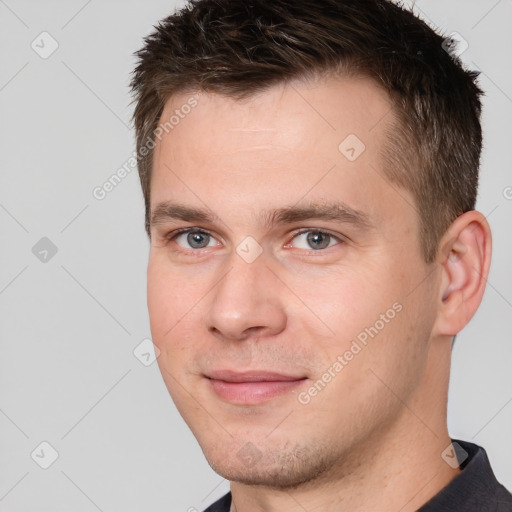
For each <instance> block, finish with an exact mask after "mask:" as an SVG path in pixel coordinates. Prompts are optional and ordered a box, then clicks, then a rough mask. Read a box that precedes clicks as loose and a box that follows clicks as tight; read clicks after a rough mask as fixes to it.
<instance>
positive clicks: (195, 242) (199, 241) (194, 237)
mask: <svg viewBox="0 0 512 512" xmlns="http://www.w3.org/2000/svg"><path fill="white" fill-rule="evenodd" d="M207 236H208V235H206V233H197V232H196V233H189V234H188V236H187V242H188V243H189V244H190V246H191V247H194V248H196V249H198V248H203V247H206V246H207V245H208V240H207V238H206V237H207ZM205 240H206V244H205Z"/></svg>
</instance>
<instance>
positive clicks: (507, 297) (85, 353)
mask: <svg viewBox="0 0 512 512" xmlns="http://www.w3.org/2000/svg"><path fill="white" fill-rule="evenodd" d="M175 5H176V4H175V2H174V1H172V0H171V1H163V0H152V1H149V2H141V1H140V2H134V1H120V0H118V1H114V0H108V1H99V0H92V1H91V0H90V1H88V2H87V1H84V0H73V1H68V2H57V1H53V2H52V1H44V2H41V1H35V0H34V1H28V0H22V1H17V2H16V1H14V0H0V38H1V44H0V48H1V50H0V51H1V63H2V65H1V67H0V109H1V110H0V115H1V117H0V119H1V126H0V130H1V132H0V140H1V151H0V168H1V180H2V181H1V186H0V226H1V233H2V236H1V240H2V250H1V262H0V308H1V321H0V334H1V347H0V354H1V356H0V432H1V435H0V461H1V462H0V511H2V512H3V511H10V512H18V511H28V510H30V511H32V512H36V511H43V510H44V511H49V510H51V511H53V512H61V511H62V512H64V511H66V512H68V511H69V510H74V511H75V512H82V511H94V510H100V511H103V512H107V511H119V510H123V511H125V512H130V511H140V510H147V511H149V510H151V511H154V512H157V511H187V510H190V511H192V510H193V508H192V507H195V508H196V509H198V510H202V509H203V508H204V507H205V506H206V505H207V504H208V503H210V502H211V501H213V500H214V499H215V498H217V497H219V496H220V495H222V494H223V493H224V492H226V490H227V489H228V484H227V482H226V481H224V480H223V479H222V478H221V477H220V476H218V475H216V474H215V473H213V471H212V470H211V469H210V468H209V466H208V465H207V463H206V461H205V460H204V458H203V456H202V453H201V451H200V449H199V447H198V446H197V444H196V442H195V439H194V438H193V436H192V435H191V434H190V432H189V431H188V429H187V427H186V426H185V424H184V422H183V421H182V420H181V418H180V417H179V415H178V414H177V412H176V410H175V408H174V405H173V404H172V402H171V399H170V397H169V396H168V394H167V391H166V389H165V386H164V384H163V381H162V378H161V376H160V374H159V371H158V368H157V365H156V363H154V364H152V365H150V366H145V365H144V364H142V363H141V361H140V360H139V359H137V358H136V357H135V356H134V353H133V351H134V349H135V347H137V346H138V345H139V343H141V341H142V340H144V339H145V338H149V337H150V332H149V322H148V315H147V309H146V297H145V271H146V264H147V257H148V241H147V239H146V236H145V233H144V230H143V203H142V195H141V192H140V189H139V183H138V176H137V175H136V171H135V169H133V170H132V172H130V173H129V174H128V175H127V176H126V177H125V178H124V180H123V181H122V182H121V183H120V184H119V185H118V186H117V187H115V189H114V190H112V191H111V192H110V193H109V194H107V196H106V197H105V198H104V199H103V200H98V199H96V198H95V197H94V196H93V190H94V188H95V187H97V186H101V185H102V184H103V183H104V182H105V181H106V180H108V178H109V177H110V176H111V175H112V174H113V173H115V171H116V170H117V169H119V168H120V167H122V165H123V164H124V163H125V162H126V161H127V160H128V159H129V158H130V156H131V155H132V154H133V151H134V138H133V133H132V132H131V131H130V130H129V129H128V121H129V118H130V115H131V107H130V106H129V101H130V98H129V95H128V88H127V85H128V79H129V72H130V71H131V69H132V68H133V64H134V59H133V57H132V53H133V52H134V51H135V50H137V49H139V48H140V46H141V44H142V37H143V36H144V35H147V34H148V33H149V32H150V31H151V30H152V25H153V24H154V23H156V21H157V20H159V19H161V18H162V17H164V16H166V15H168V14H170V13H171V12H172V11H173V9H174V6H175ZM415 9H416V12H418V13H419V14H420V15H421V16H424V17H425V18H427V19H429V20H430V22H431V23H433V24H435V25H436V26H438V27H440V28H441V29H442V30H443V31H444V33H445V34H449V33H451V32H453V31H457V32H459V33H460V34H461V35H462V36H463V37H464V39H465V40H466V41H467V42H468V44H469V47H468V49H467V50H466V51H465V52H464V54H463V55H462V57H463V60H464V61H465V62H466V63H468V64H469V65H470V66H472V67H473V68H475V67H477V68H479V69H481V70H482V76H481V80H480V83H481V85H482V87H483V88H484V89H485V90H486V92H487V96H486V98H485V100H484V108H485V110H484V118H483V125H484V130H485V149H484V154H483V165H482V171H481V188H480V196H479V201H478V208H479V209H480V210H481V211H482V212H483V213H484V214H485V215H487V217H488V219H489V222H490V224H491V227H492V229H493V233H494V255H493V262H492V268H491V274H490V277H489V284H488V288H487V291H486V293H485V296H484V300H483V304H482V306H481V307H480V309H479V311H478V313H477V314H476V316H475V318H474V319H473V320H472V321H471V323H470V325H469V326H468V327H467V328H466V329H464V331H463V332H462V333H461V334H460V335H459V336H458V338H457V342H456V344H455V348H454V354H453V371H452V378H451V387H450V395H449V428H450V434H451V436H452V437H455V438H461V439H466V440H470V441H473V442H476V443H478V444H480V445H483V446H484V447H485V448H486V449H487V451H488V453H489V456H490V459H491V462H492V465H493V468H494V471H495V473H496V475H497V477H498V479H499V480H500V481H501V482H502V483H504V484H505V485H506V486H508V487H509V488H510V489H512V466H511V464H510V460H511V458H512V436H510V432H511V426H512V404H511V401H512V372H511V371H510V370H511V361H512V344H511V334H512V322H511V317H512V272H511V271H510V261H511V256H512V237H511V236H510V233H511V230H510V228H511V219H512V216H511V213H512V201H511V200H510V199H507V198H506V197H505V196H506V195H507V190H509V191H510V190H512V189H507V187H511V186H512V174H511V168H512V167H511V164H512V162H511V160H512V151H511V137H510V136H511V125H512V116H511V111H512V100H511V97H512V76H511V67H510V55H511V48H510V46H511V41H512V36H511V31H510V22H511V19H512V3H511V2H510V1H507V0H501V1H494V0H492V1H488V2H487V1H482V0H478V1H467V0H466V1H445V0H442V1H441V0H437V1H433V0H430V1H428V2H427V1H422V2H417V3H416V7H415ZM43 31H47V32H49V33H50V34H51V36H52V37H53V38H54V39H55V40H56V41H57V42H58V45H59V46H58V49H57V50H56V51H55V52H54V53H53V54H52V55H51V56H49V57H48V58H46V59H43V58H41V57H40V56H39V54H38V53H36V52H35V51H34V50H33V49H32V47H31V44H32V41H34V40H35V41H36V43H37V42H38V41H40V39H38V36H39V34H40V33H41V32H43ZM38 44H39V45H40V46H41V45H42V44H43V43H41V42H39V43H38ZM44 45H45V46H44V47H45V49H46V50H48V48H50V41H49V40H46V42H45V43H44ZM511 196H512V194H508V197H509V198H510V197H511ZM43 237H47V238H48V239H49V240H51V242H52V243H53V244H54V245H55V246H56V248H57V253H56V254H55V255H53V256H52V253H51V251H50V252H49V253H48V254H47V255H45V253H44V252H43V253H41V254H39V258H41V257H43V256H44V255H45V256H46V259H47V261H46V262H43V261H40V259H39V258H38V257H36V254H38V251H43V250H44V249H45V248H46V249H48V246H47V244H48V242H47V241H43V242H39V241H40V239H41V238H43ZM38 242H39V245H38V246H36V244H37V243H38ZM41 244H42V245H41ZM45 244H46V245H45ZM34 246H36V249H34V252H36V254H34V253H33V247H34ZM145 357H146V359H147V357H148V356H145ZM43 441H46V442H48V443H50V445H51V446H52V447H53V448H54V449H55V450H56V451H57V452H58V455H59V457H58V459H57V460H56V461H55V462H54V463H53V464H52V465H51V466H50V467H49V468H48V469H42V468H41V467H40V466H39V465H38V464H37V463H36V462H35V460H37V461H38V462H39V463H43V464H44V462H45V461H46V462H48V461H49V457H51V450H50V449H49V448H47V447H46V448H45V446H44V445H43V447H40V443H41V442H43ZM38 447H39V448H38ZM413 449H414V447H411V450H413ZM34 450H36V451H35V454H36V455H34V459H35V460H34V459H33V458H32V457H31V453H33V452H34ZM41 450H42V451H41ZM37 454H39V457H38V456H37Z"/></svg>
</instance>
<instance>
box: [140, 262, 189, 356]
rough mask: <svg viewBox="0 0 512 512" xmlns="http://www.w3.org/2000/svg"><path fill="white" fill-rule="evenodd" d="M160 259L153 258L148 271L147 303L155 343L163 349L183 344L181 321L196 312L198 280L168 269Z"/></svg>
mask: <svg viewBox="0 0 512 512" xmlns="http://www.w3.org/2000/svg"><path fill="white" fill-rule="evenodd" d="M159 259H161V258H157V257H150V262H149V265H148V273H147V302H148V311H149V320H150V326H151V334H152V336H153V342H154V343H155V345H156V346H157V347H158V348H159V349H160V351H161V352H163V351H167V350H168V349H169V348H170V346H169V345H170V343H172V344H173V345H180V342H179V340H180V337H179V336H178V333H179V332H180V331H182V325H181V324H182V323H184V321H186V319H187V317H188V316H189V315H190V314H191V313H193V307H194V304H195V303H196V302H197V297H196V294H197V293H198V291H197V283H194V282H192V283H191V282H190V280H188V279H186V278H184V277H183V276H182V275H180V274H179V273H178V272H172V271H171V270H169V269H167V268H166V265H165V262H161V261H159ZM183 344H184V342H183Z"/></svg>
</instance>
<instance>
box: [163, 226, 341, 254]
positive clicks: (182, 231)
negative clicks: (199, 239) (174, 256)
mask: <svg viewBox="0 0 512 512" xmlns="http://www.w3.org/2000/svg"><path fill="white" fill-rule="evenodd" d="M194 232H197V233H201V234H205V235H208V236H210V237H212V238H213V239H215V240H216V238H215V237H214V236H213V234H212V233H210V232H209V231H207V230H204V229H201V228H197V227H190V228H183V229H178V230H175V231H171V232H170V233H168V234H167V235H165V237H164V238H165V240H166V242H167V243H169V242H171V241H173V240H175V239H176V238H177V237H178V236H180V235H183V234H187V233H194ZM304 233H320V234H323V235H328V236H330V237H331V238H334V239H335V240H336V241H337V242H338V243H337V244H335V245H340V244H345V243H346V242H347V239H344V238H343V237H341V236H339V235H335V234H333V233H331V232H330V231H326V230H323V229H314V228H303V229H301V230H298V231H296V232H294V233H293V236H292V237H291V240H293V239H294V238H296V237H297V236H299V235H303V234H304ZM286 245H289V243H287V244H286ZM331 247H334V246H330V247H326V248H325V249H318V250H316V251H315V250H314V249H299V250H302V251H305V252H308V253H322V252H325V251H326V250H327V249H330V248H331ZM204 249H208V247H203V248H200V249H183V248H180V251H181V252H185V253H188V254H191V253H193V254H197V253H200V252H201V251H202V250H204Z"/></svg>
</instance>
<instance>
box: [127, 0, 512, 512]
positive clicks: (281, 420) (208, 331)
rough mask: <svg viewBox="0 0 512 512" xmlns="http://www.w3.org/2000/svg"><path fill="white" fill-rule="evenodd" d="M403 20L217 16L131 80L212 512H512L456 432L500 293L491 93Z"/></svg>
mask: <svg viewBox="0 0 512 512" xmlns="http://www.w3.org/2000/svg"><path fill="white" fill-rule="evenodd" d="M451 48H452V46H451V45H450V44H449V42H447V41H444V40H443V38H442V37H441V36H440V35H438V34H436V33H435V32H434V31H433V30H432V29H430V28H429V27H428V26H427V25H426V24H425V23H423V22H422V21H420V20H419V19H417V18H416V17H415V16H414V15H412V14H411V13H410V12H408V11H406V10H404V9H402V8H401V7H399V6H397V5H395V4H393V3H391V2H387V1H384V0H359V1H355V0H352V1H347V2H343V1H340V0H321V1H315V2H311V1H308V0H294V1H289V0H276V1H272V2H270V1H268V0H267V1H264V0H249V1H247V0H199V1H194V2H192V3H191V4H190V5H189V6H187V7H185V8H184V9H182V10H181V11H179V12H177V13H176V14H174V15H172V16H170V17H168V18H166V19H165V20H163V21H162V22H161V23H160V24H159V25H158V26H157V29H156V31H155V32H154V33H153V34H152V35H151V36H149V37H148V38H147V39H146V41H145V45H144V48H143V49H142V50H140V51H139V52H138V53H137V56H138V59H139V61H138V64H137V67H136V69H135V71H134V74H133V78H132V84H131V85H132V89H133V92H134V95H135V101H136V108H135V111H134V125H135V129H136V135H137V151H138V155H139V173H140V178H141V183H142V189H143V193H144V197H145V204H146V229H147V232H148V235H149V237H150V240H151V250H150V257H149V266H148V307H149V313H150V321H151V332H152V336H153V341H154V343H155V345H156V346H157V347H158V349H159V351H160V356H159V358H158V362H159V367H160V370H161V372H162V376H163V378H164V381H165V383H166V386H167V388H168V390H169V392H170V394H171V396H172V398H173V400H174V402H175V404H176V406H177V408H178V410H179V411H180V413H181V415H182V416H183V418H184V420H185V421H186V423H187V424H188V426H189V427H190V429H191V430H192V432H193V434H194V435H195V437H196V438H197V440H198V442H199V444H200V446H201V448H202V450H203V452H204V454H205V456H206V458H207V460H208V462H209V464H210V465H211V467H212V468H213V469H214V470H215V471H216V472H218V473H219V474H220V475H222V476H223V477H225V478H226V479H228V480H229V481H230V483H231V492H230V493H229V494H227V495H226V496H225V497H224V498H222V499H221V500H220V501H218V502H217V503H215V504H213V505H212V506H211V507H209V508H208V509H207V510H208V511H219V512H220V511H229V510H231V511H235V510H236V511H237V512H247V511H256V510H258V511H268V512H271V511H277V510H279V511H281V512H282V511H295V510H301V511H304V510H307V511H312V510H319V511H337V512H340V511H349V510H350V511H352V512H354V511H366V512H367V511H381V512H382V511H384V512H385V511H398V510H400V511H401V512H407V511H413V510H418V509H419V510H422V511H434V510H435V511H442V510H460V511H462V510H464V511H469V510H472V511H473V510H478V511H482V510H484V511H486V510H502V511H505V510H512V495H510V493H509V492H508V491H507V490H506V489H505V488H504V487H503V486H501V485H500V484H499V483H498V482H497V481H496V479H495V477H494V475H493V473H492V470H491V467H490V465H489V461H488V459H487V457H486V454H485V451H484V450H483V448H481V447H478V446H476V445H474V444H471V443H467V442H464V441H460V440H459V441H458V440H453V443H452V440H451V439H450V436H449V434H448V430H447V425H446V407H447V391H448V382H449V370H450V356H451V347H452V342H453V338H454V336H455V335H456V334H457V333H458V332H459V331H460V330H461V329H462V328H463V327H464V326H465V325H466V324H467V323H468V322H469V320H470V319H471V317H472V316H473V314H474V313H475V311H476V310H477V308H478V306H479V304H480V302H481V298H482V295H483V292H484V288H485V283H486V277H487V275H488V272H489V265H490V258H491V234H490V229H489V225H488V223H487V221H486V219H485V218H484V216H483V215H482V214H481V213H479V212H477V211H475V210H474V206H475V200H476V193H477V182H478V166H479V157H480V150H481V142H482V137H481V127H480V121H479V117H480V108H481V104H480V95H481V91H480V89H479V88H478V86H477V84H476V78H477V76H476V73H473V72H470V71H467V70H465V69H463V67H462V65H461V63H460V62H459V61H458V60H457V59H456V57H455V56H454V55H453V53H450V52H451V51H452V50H451Z"/></svg>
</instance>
